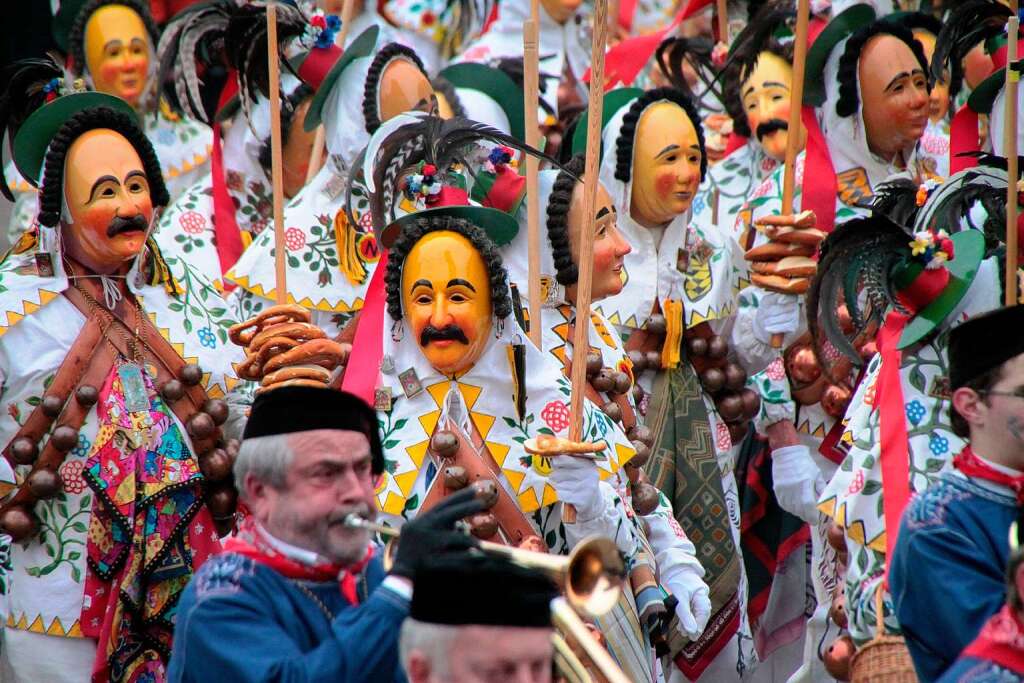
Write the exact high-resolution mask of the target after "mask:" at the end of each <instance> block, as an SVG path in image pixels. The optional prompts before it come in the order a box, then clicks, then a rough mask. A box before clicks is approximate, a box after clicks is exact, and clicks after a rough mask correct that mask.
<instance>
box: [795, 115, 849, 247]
mask: <svg viewBox="0 0 1024 683" xmlns="http://www.w3.org/2000/svg"><path fill="white" fill-rule="evenodd" d="M800 118H801V119H802V120H803V123H804V128H806V129H807V149H806V151H805V153H804V183H803V187H802V192H801V195H800V209H801V210H803V211H807V210H808V209H810V210H812V211H814V215H815V216H817V218H818V221H817V223H816V224H815V227H816V228H818V229H819V230H824V231H825V232H832V228H834V227H835V223H836V195H837V194H838V193H839V185H838V183H837V182H836V171H835V168H834V167H833V166H832V156H831V155H830V154H829V153H828V144H827V143H826V142H825V136H824V135H823V134H822V132H821V127H820V126H819V125H818V117H817V116H816V115H815V112H814V107H811V106H808V105H806V104H805V105H804V106H803V108H802V109H801V110H800ZM808 178H813V179H814V182H811V183H808V182H806V180H807V179H808ZM793 208H794V210H796V207H793Z"/></svg>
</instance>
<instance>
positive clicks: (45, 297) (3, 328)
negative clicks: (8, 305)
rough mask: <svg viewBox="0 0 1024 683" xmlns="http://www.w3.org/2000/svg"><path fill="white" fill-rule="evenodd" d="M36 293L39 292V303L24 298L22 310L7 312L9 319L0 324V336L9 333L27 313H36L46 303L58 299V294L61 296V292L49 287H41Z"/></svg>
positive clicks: (6, 315)
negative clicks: (51, 289) (4, 323)
mask: <svg viewBox="0 0 1024 683" xmlns="http://www.w3.org/2000/svg"><path fill="white" fill-rule="evenodd" d="M36 293H37V294H39V303H38V304H37V303H36V302H34V301H29V300H27V299H22V301H21V311H6V312H5V317H6V320H7V324H6V325H0V336H3V335H4V334H6V333H7V330H9V329H11V328H12V327H14V326H15V325H17V324H18V323H19V322H21V321H22V320H23V319H24V318H25V316H26V315H29V314H30V313H35V312H36V311H38V310H39V309H40V308H41V307H43V306H45V305H46V304H48V303H50V302H51V301H53V300H54V299H56V298H57V297H58V296H60V292H51V291H50V290H48V289H40V290H37V292H36Z"/></svg>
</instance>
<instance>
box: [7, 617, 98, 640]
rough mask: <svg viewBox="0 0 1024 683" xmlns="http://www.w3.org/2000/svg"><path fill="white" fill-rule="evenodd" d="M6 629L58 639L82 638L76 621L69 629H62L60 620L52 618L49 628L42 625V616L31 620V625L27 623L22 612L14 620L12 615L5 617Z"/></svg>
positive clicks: (79, 625) (78, 623)
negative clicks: (19, 616)
mask: <svg viewBox="0 0 1024 683" xmlns="http://www.w3.org/2000/svg"><path fill="white" fill-rule="evenodd" d="M6 626H7V628H12V629H15V630H18V631H30V632H32V633H40V634H46V635H48V636H57V637H58V638H84V637H85V636H84V635H83V634H82V629H81V624H80V622H79V620H78V619H75V622H74V623H73V624H71V627H70V628H64V624H62V623H61V621H60V618H58V617H54V618H53V621H51V622H50V625H49V626H46V624H44V623H43V616H42V615H41V614H40V615H36V618H35V619H33V620H32V623H31V624H29V623H28V617H27V616H26V615H25V613H24V612H22V614H21V618H19V619H17V620H15V618H14V615H13V614H9V615H7V624H6Z"/></svg>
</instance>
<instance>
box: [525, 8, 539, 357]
mask: <svg viewBox="0 0 1024 683" xmlns="http://www.w3.org/2000/svg"><path fill="white" fill-rule="evenodd" d="M539 5H540V2H539V0H530V18H529V20H527V22H526V24H525V25H524V26H523V110H524V112H525V116H526V121H525V123H526V125H525V126H524V130H525V131H526V141H525V142H526V144H528V145H530V146H531V147H533V148H534V149H539V148H540V128H539V127H538V125H537V109H538V107H539V101H540V73H539V71H540V63H539V60H540V54H539V46H538V45H537V43H538V42H539V40H540V37H539V36H540V7H539ZM538 173H540V159H538V158H537V157H535V156H533V155H530V154H527V155H526V237H527V257H528V267H529V283H528V285H527V299H528V302H529V305H530V309H529V310H530V333H529V334H530V341H532V342H533V345H534V346H536V347H537V348H538V349H541V350H542V351H543V348H542V342H541V338H542V335H541V324H540V315H541V313H540V309H541V300H540V299H541V287H540V197H539V196H538V195H539V193H540V188H539V185H538V178H537V174H538Z"/></svg>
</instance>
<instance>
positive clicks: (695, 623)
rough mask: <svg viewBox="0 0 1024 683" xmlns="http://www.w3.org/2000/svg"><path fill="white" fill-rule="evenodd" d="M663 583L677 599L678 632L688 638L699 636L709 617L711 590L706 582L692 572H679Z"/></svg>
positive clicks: (693, 638) (692, 638) (694, 638)
mask: <svg viewBox="0 0 1024 683" xmlns="http://www.w3.org/2000/svg"><path fill="white" fill-rule="evenodd" d="M665 584H666V585H665V587H666V588H668V590H669V591H671V592H672V595H674V596H675V597H676V600H678V601H679V603H678V604H677V605H676V617H678V619H679V621H678V624H679V632H680V633H682V634H683V635H684V636H686V637H687V638H689V639H690V640H696V639H697V638H700V634H701V633H703V632H704V628H705V627H706V626H707V625H708V620H709V619H710V618H711V598H710V597H709V596H710V595H711V591H710V589H709V588H708V586H707V584H706V583H704V580H703V579H701V578H700V577H699V576H697V574H695V573H693V572H680V573H678V574H676V575H675V576H673V577H672V578H671V579H668V580H667V581H665Z"/></svg>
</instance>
